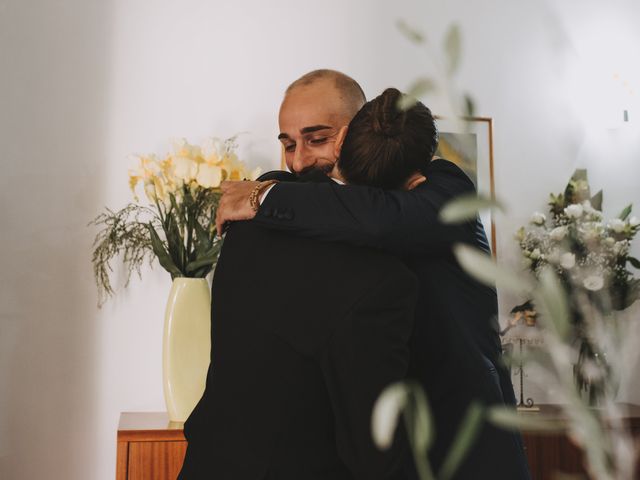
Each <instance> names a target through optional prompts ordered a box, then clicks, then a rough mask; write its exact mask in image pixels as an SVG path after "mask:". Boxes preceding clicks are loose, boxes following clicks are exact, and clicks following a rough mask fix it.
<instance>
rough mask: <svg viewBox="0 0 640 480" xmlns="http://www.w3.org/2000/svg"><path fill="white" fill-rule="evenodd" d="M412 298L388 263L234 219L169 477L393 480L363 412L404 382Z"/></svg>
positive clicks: (397, 464)
mask: <svg viewBox="0 0 640 480" xmlns="http://www.w3.org/2000/svg"><path fill="white" fill-rule="evenodd" d="M416 296H417V282H416V280H415V277H414V276H413V274H412V273H411V272H410V271H409V270H407V269H406V267H405V266H404V265H403V264H402V263H401V262H400V261H398V260H397V259H395V258H393V257H392V256H389V255H386V254H382V253H381V252H376V251H373V250H367V249H356V248H353V247H349V246H346V245H337V244H329V243H321V242H316V241H312V240H306V239H299V238H295V237H292V236H287V235H282V234H280V233H278V232H274V231H269V230H266V229H263V228H260V227H258V226H257V225H255V224H252V223H248V222H239V223H236V224H233V225H232V226H231V227H230V229H229V231H228V233H227V236H226V238H225V241H224V245H223V248H222V252H221V255H220V258H219V261H218V264H217V267H216V270H215V276H214V280H213V288H212V312H211V318H212V331H211V341H212V356H211V365H210V368H209V372H208V376H207V384H206V389H205V393H204V395H203V397H202V399H201V400H200V402H199V403H198V405H197V406H196V408H195V409H194V411H193V413H192V414H191V416H190V417H189V418H188V420H187V422H186V423H185V430H184V431H185V436H186V438H187V440H188V449H187V454H186V458H185V462H184V465H183V469H182V472H181V474H180V477H179V478H182V479H216V480H227V479H233V480H244V479H246V480H258V479H267V478H273V479H282V480H286V479H291V480H294V479H295V480H300V479H309V480H314V479H326V480H329V479H338V480H339V479H351V478H358V479H376V478H397V477H395V476H394V475H395V472H397V471H398V469H399V468H402V462H401V461H400V459H399V457H398V456H397V455H402V452H401V451H395V452H392V453H391V454H382V453H380V452H379V451H378V450H377V449H376V448H375V447H374V445H373V442H372V440H371V435H370V415H371V408H372V406H373V403H374V401H375V399H376V398H377V397H378V395H379V394H380V392H381V391H382V389H383V388H384V387H385V386H386V385H387V384H389V383H391V382H393V381H397V380H400V379H402V378H403V377H404V376H405V375H406V371H407V368H408V362H409V350H408V339H409V336H410V333H411V329H412V326H413V318H414V305H415V301H416Z"/></svg>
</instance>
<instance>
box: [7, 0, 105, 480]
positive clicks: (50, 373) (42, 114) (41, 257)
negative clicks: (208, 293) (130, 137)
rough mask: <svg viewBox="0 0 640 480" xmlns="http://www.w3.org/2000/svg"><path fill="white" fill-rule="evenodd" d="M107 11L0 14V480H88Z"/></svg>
mask: <svg viewBox="0 0 640 480" xmlns="http://www.w3.org/2000/svg"><path fill="white" fill-rule="evenodd" d="M110 9H111V6H110V2H108V1H103V2H99V1H94V2H87V1H85V0H59V1H55V2H35V1H21V2H0V60H1V62H2V65H3V66H8V67H9V68H6V69H5V68H3V73H2V76H1V77H0V111H2V115H1V116H0V145H1V151H2V174H0V221H1V227H0V245H1V246H2V247H1V249H0V255H1V259H2V268H1V269H0V279H1V286H0V478H5V479H12V480H21V479H36V478H47V479H50V480H55V479H81V478H82V479H85V478H92V477H93V473H94V472H93V465H94V463H95V462H94V460H95V457H96V455H97V452H96V445H97V429H96V428H95V426H96V423H97V418H96V410H97V398H96V392H97V388H96V383H97V379H96V378H94V377H95V370H96V367H95V364H96V362H97V359H96V355H97V342H96V340H97V339H96V336H97V327H98V325H97V320H96V308H95V305H96V294H95V287H94V284H93V279H92V272H91V265H90V263H89V257H88V256H89V252H90V247H91V241H92V232H91V231H90V229H88V228H87V227H86V224H87V221H88V219H90V218H92V216H93V215H94V214H95V212H96V211H98V209H99V208H100V207H102V205H101V204H100V202H101V201H100V199H101V194H102V191H101V188H100V186H101V185H102V183H103V182H102V181H101V176H102V172H103V164H104V162H105V158H104V153H103V152H104V151H105V148H104V147H105V133H106V132H105V124H106V119H105V117H106V104H107V99H106V92H107V87H108V85H107V79H108V75H107V74H108V72H107V71H106V68H107V62H106V61H105V59H107V58H108V51H107V48H108V39H109V33H110V32H109V30H110V21H111V18H110V14H111V12H110Z"/></svg>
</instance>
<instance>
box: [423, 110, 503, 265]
mask: <svg viewBox="0 0 640 480" xmlns="http://www.w3.org/2000/svg"><path fill="white" fill-rule="evenodd" d="M435 119H436V123H437V125H438V132H439V133H440V141H439V143H438V150H437V151H436V156H438V157H442V158H445V159H447V160H449V161H451V162H453V163H455V164H456V165H458V166H459V167H460V168H461V169H462V170H463V171H464V172H465V173H466V174H467V175H468V176H469V178H471V180H472V181H473V183H474V184H475V186H476V190H477V191H478V193H481V194H483V195H484V196H486V197H489V198H495V188H494V181H493V120H492V119H491V118H487V117H463V118H460V119H453V118H447V117H441V116H438V115H436V116H435ZM480 218H481V220H482V223H483V225H484V228H485V231H486V232H487V239H488V240H489V244H490V245H491V250H492V252H493V255H494V256H495V255H496V227H495V223H494V221H493V216H492V214H491V212H490V211H485V212H482V214H481V215H480Z"/></svg>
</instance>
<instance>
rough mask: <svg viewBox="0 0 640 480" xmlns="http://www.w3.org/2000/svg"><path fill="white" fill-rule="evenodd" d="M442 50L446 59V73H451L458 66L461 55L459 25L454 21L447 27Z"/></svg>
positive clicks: (454, 71)
mask: <svg viewBox="0 0 640 480" xmlns="http://www.w3.org/2000/svg"><path fill="white" fill-rule="evenodd" d="M444 51H445V53H446V59H447V67H446V68H447V74H449V75H453V74H454V73H456V71H457V70H458V67H459V66H460V58H461V56H462V38H461V34H460V27H459V26H458V25H457V24H455V23H454V24H453V25H451V26H450V27H449V29H448V30H447V33H446V34H445V37H444Z"/></svg>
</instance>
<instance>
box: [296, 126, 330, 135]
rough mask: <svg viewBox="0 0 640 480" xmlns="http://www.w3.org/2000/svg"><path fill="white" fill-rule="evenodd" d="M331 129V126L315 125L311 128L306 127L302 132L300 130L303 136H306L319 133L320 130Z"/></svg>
mask: <svg viewBox="0 0 640 480" xmlns="http://www.w3.org/2000/svg"><path fill="white" fill-rule="evenodd" d="M329 128H332V127H330V126H329V125H313V126H311V127H304V128H303V129H302V130H300V133H301V134H302V135H304V134H305V133H312V132H317V131H318V130H328V129H329Z"/></svg>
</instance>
